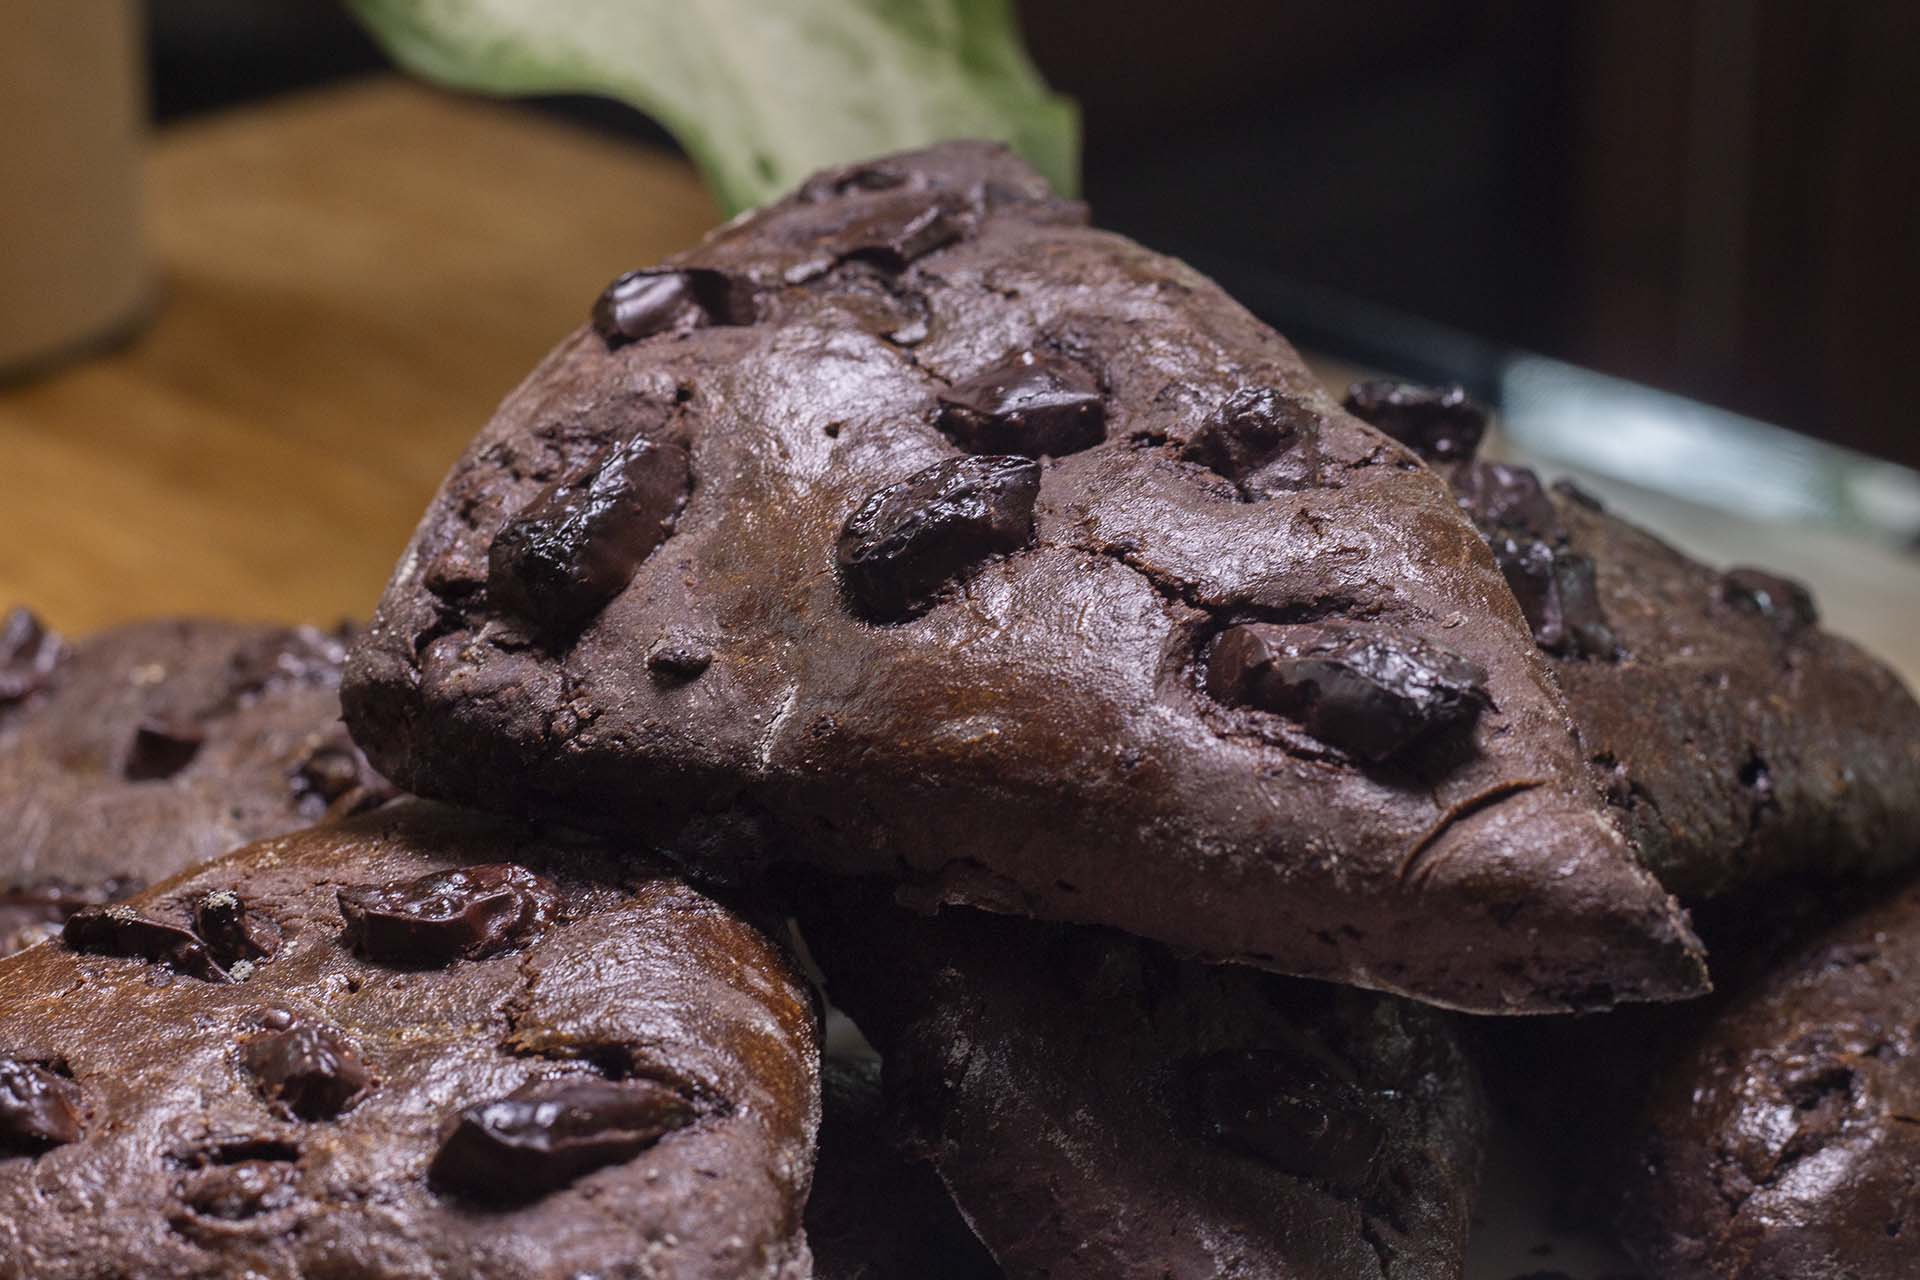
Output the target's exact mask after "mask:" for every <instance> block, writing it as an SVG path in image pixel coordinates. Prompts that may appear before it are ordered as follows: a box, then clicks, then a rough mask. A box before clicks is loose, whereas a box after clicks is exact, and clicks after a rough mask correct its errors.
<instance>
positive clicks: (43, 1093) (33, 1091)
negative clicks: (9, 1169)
mask: <svg viewBox="0 0 1920 1280" xmlns="http://www.w3.org/2000/svg"><path fill="white" fill-rule="evenodd" d="M80 1133H81V1123H80V1086H79V1085H77V1084H75V1083H74V1082H73V1081H71V1080H68V1079H66V1078H65V1077H64V1076H61V1075H59V1074H57V1073H56V1072H53V1071H51V1070H49V1069H47V1068H46V1067H43V1066H41V1065H40V1064H39V1063H36V1062H20V1061H17V1060H16V1059H13V1058H0V1156H11V1155H35V1154H38V1153H39V1152H42V1151H45V1150H46V1149H47V1148H49V1147H57V1146H61V1145H63V1144H65V1143H68V1142H74V1141H77V1140H78V1139H79V1137H80Z"/></svg>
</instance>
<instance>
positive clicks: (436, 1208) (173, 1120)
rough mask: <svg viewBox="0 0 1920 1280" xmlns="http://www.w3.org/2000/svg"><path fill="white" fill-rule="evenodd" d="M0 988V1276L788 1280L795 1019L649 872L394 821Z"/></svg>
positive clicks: (796, 1162)
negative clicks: (756, 1279)
mask: <svg viewBox="0 0 1920 1280" xmlns="http://www.w3.org/2000/svg"><path fill="white" fill-rule="evenodd" d="M0 990H4V991H5V992H6V998H5V1000H4V1001H0V1277H7V1278H8V1280H26V1278H28V1277H31V1278H32V1280H59V1278H62V1277H82V1276H85V1277H95V1276H134V1275H138V1276H142V1277H156V1278H170V1277H242V1276H289V1277H291V1276H304V1277H321V1276H337V1277H348V1276H352V1277H356V1278H359V1280H380V1278H386V1277H392V1278H394V1280H398V1278H399V1277H408V1278H409V1280H424V1278H427V1277H449V1278H451V1277H529V1278H531V1277H542V1278H544V1277H572V1276H585V1275H596V1276H605V1277H628V1278H631V1280H638V1278H639V1277H642V1276H645V1277H714V1278H715V1280H719V1278H722V1277H724V1278H726V1280H738V1278H741V1277H769V1278H772V1277H778V1278H781V1280H801V1278H802V1277H805V1276H806V1275H808V1274H809V1268H808V1260H807V1251H806V1245H805V1242H804V1237H803V1233H802V1228H801V1212H802V1206H803V1203H804V1201H805V1198H806V1192H807V1179H808V1175H809V1171H810V1168H811V1163H812V1150H813V1142H814V1134H815V1127H816V1124H817V1122H818V1116H819V1096H818V1060H819V1039H818V1030H817V1023H816V1019H815V1013H814V1008H813V1004H812V999H811V995H810V993H809V992H808V991H807V989H806V987H805V984H804V980H803V979H801V978H800V977H798V976H797V975H796V973H795V971H794V970H793V969H792V967H791V965H790V963H789V961H788V959H787V957H786V956H785V954H784V953H783V952H782V951H781V950H780V949H779V948H777V947H776V946H775V945H773V944H772V943H771V942H769V941H768V939H767V937H766V936H765V935H764V934H763V933H762V932H760V931H759V930H758V929H757V928H756V927H755V926H754V925H753V924H752V923H750V922H749V921H748V920H747V919H746V918H744V917H742V916H741V915H739V914H736V913H735V912H734V911H732V910H729V909H728V908H727V907H725V906H723V905H721V904H720V903H719V902H716V901H715V900H714V899H712V898H710V897H708V896H706V895H704V894H702V893H700V892H697V891H696V890H694V889H692V888H690V887H689V886H688V885H687V884H686V883H685V882H684V881H682V880H680V879H679V878H678V877H676V876H674V875H672V874H670V873H669V872H668V871H667V870H666V869H665V868H663V867H661V866H659V865H657V864H655V863H652V862H649V861H647V860H646V859H645V858H643V857H639V856H636V855H633V854H622V855H616V854H615V853H614V852H613V851H611V850H609V849H607V848H606V847H604V846H601V845H599V844H597V843H594V842H588V841H585V840H583V839H581V838H579V837H562V836H556V835H550V834H541V833H538V832H534V831H531V830H528V829H525V828H519V827H515V826H511V825H508V824H504V823H501V822H497V821H495V820H492V819H486V818H479V817H476V816H473V815H468V814H461V813H458V812H454V811H449V810H442V809H439V808H437V807H435V806H431V805H428V804H425V803H424V802H418V801H405V802H401V803H398V804H395V805H391V806H388V807H387V808H385V809H383V810H381V811H378V812H375V813H372V814H366V815H362V816H361V817H358V818H354V819H350V820H348V821H346V822H344V823H341V824H337V825H327V826H321V827H317V828H313V829H311V830H308V831H303V832H300V833H297V834H294V835H290V836H285V837H281V838H278V839H274V840H269V841H265V842H262V843H260V844H256V845H253V846H251V847H249V848H247V849H243V850H241V851H240V852H238V853H235V854H233V855H231V856H229V857H225V858H222V859H219V860H217V861H214V862H211V863H208V864H206V865H205V866H203V867H201V868H198V869H196V870H195V871H192V872H190V873H188V874H186V875H183V876H180V877H178V878H176V879H173V880H169V881H167V882H165V883H163V884H160V885H158V886H156V887H154V888H152V889H150V890H148V891H146V892H145V893H142V894H140V895H139V896H137V897H135V898H133V899H131V900H130V901H128V902H126V903H121V904H115V905H112V906H107V907H89V908H86V909H85V910H83V911H81V912H80V913H78V914H76V915H75V916H73V917H72V918H71V919H69V920H68V921H67V924H66V926H65V930H64V943H51V944H48V945H45V946H40V947H35V948H32V949H30V950H28V951H26V952H23V953H21V954H19V955H16V956H12V957H9V958H8V959H6V960H4V961H0Z"/></svg>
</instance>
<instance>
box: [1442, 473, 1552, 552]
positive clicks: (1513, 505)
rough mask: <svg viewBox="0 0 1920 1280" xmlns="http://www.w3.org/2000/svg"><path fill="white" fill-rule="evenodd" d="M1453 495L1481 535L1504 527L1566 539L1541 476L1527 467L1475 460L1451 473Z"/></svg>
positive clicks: (1538, 537)
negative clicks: (1541, 481) (1541, 482)
mask: <svg viewBox="0 0 1920 1280" xmlns="http://www.w3.org/2000/svg"><path fill="white" fill-rule="evenodd" d="M1453 496H1454V500H1455V501H1457V502H1458V503H1459V504H1460V509H1461V510H1462V511H1464V512H1466V513H1467V518H1468V519H1470V520H1472V521H1473V523H1474V525H1475V526H1476V527H1477V528H1479V530H1480V531H1481V533H1482V534H1485V533H1486V532H1487V531H1488V530H1490V529H1504V530H1506V531H1507V532H1509V533H1513V534H1523V535H1525V536H1526V537H1528V538H1532V539H1535V540H1537V541H1541V542H1547V543H1560V542H1565V541H1566V538H1567V531H1566V528H1565V526H1563V525H1562V524H1561V523H1560V515H1559V513H1558V512H1557V511H1555V510H1554V507H1553V502H1552V500H1551V499H1550V498H1548V497H1547V491H1546V489H1545V488H1544V487H1543V486H1542V485H1541V484H1540V477H1539V476H1537V475H1535V474H1534V473H1533V472H1532V471H1530V470H1529V469H1527V468H1526V467H1514V466H1508V465H1507V464H1505V463H1501V462H1475V463H1472V464H1470V465H1468V466H1464V467H1461V468H1459V469H1458V470H1456V471H1455V472H1454V473H1453Z"/></svg>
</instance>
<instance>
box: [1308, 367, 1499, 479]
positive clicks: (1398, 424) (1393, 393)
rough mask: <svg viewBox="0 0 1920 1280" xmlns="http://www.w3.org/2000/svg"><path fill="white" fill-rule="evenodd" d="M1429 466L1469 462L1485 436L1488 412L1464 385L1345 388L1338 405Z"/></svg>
mask: <svg viewBox="0 0 1920 1280" xmlns="http://www.w3.org/2000/svg"><path fill="white" fill-rule="evenodd" d="M1341 407H1343V408H1344V409H1346V411H1347V412H1348V413H1350V414H1352V415H1353V416H1354V417H1356V418H1359V419H1360V420H1361V421H1362V422H1366V423H1369V424H1371V425H1373V426H1376V427H1378V428H1380V430H1382V431H1384V432H1386V433H1387V434H1388V435H1390V436H1392V437H1393V438H1394V439H1395V440H1398V441H1399V442H1400V443H1401V444H1404V445H1406V446H1407V447H1408V448H1409V449H1412V450H1413V451H1414V452H1415V453H1417V454H1419V455H1420V456H1421V457H1423V458H1425V459H1427V460H1428V461H1429V462H1453V461H1456V460H1458V459H1462V458H1471V457H1472V456H1473V455H1474V451H1475V450H1477V449H1478V448H1479V447H1480V438H1481V437H1482V436H1484V435H1486V433H1487V411H1486V408H1485V406H1483V405H1481V404H1479V403H1477V402H1476V401H1475V400H1474V399H1473V398H1472V397H1471V396H1469V395H1468V394H1467V389H1466V388H1465V387H1462V386H1458V385H1455V386H1445V387H1423V386H1421V385H1419V384H1418V383H1412V382H1394V381H1392V380H1390V379H1378V380H1375V381H1372V382H1356V383H1354V384H1353V385H1352V386H1351V387H1348V388H1347V396H1346V399H1345V400H1344V401H1343V402H1342V406H1341Z"/></svg>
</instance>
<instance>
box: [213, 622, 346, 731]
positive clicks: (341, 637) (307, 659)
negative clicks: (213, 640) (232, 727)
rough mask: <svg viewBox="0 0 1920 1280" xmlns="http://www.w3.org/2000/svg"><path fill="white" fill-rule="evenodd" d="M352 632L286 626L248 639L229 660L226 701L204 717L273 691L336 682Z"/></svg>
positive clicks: (319, 685) (337, 681) (334, 683)
mask: <svg viewBox="0 0 1920 1280" xmlns="http://www.w3.org/2000/svg"><path fill="white" fill-rule="evenodd" d="M351 630H352V629H351V628H349V627H346V626H342V627H340V628H337V629H336V630H334V631H331V632H328V631H321V630H320V629H318V628H317V627H290V628H286V629H282V630H274V631H266V632H263V633H262V634H260V635H258V636H255V637H253V638H251V639H249V640H247V641H246V642H245V643H243V644H242V645H240V646H239V647H238V648H237V649H236V650H235V651H234V653H233V656H232V657H231V658H230V659H228V664H227V680H228V683H227V694H226V697H225V698H224V699H223V700H222V701H221V702H220V703H218V704H216V705H215V706H214V707H211V708H209V709H208V713H209V714H214V713H221V714H224V713H227V712H231V711H232V710H233V709H234V708H236V707H242V706H246V705H247V704H248V703H250V702H252V701H254V700H255V699H257V698H258V697H260V696H261V695H262V694H265V693H268V692H271V691H273V690H276V689H285V688H291V687H295V686H300V685H305V686H309V687H331V686H333V685H337V684H339V683H340V668H341V665H342V664H344V663H345V662H346V660H347V646H346V641H347V639H348V637H349V636H350V635H351Z"/></svg>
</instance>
